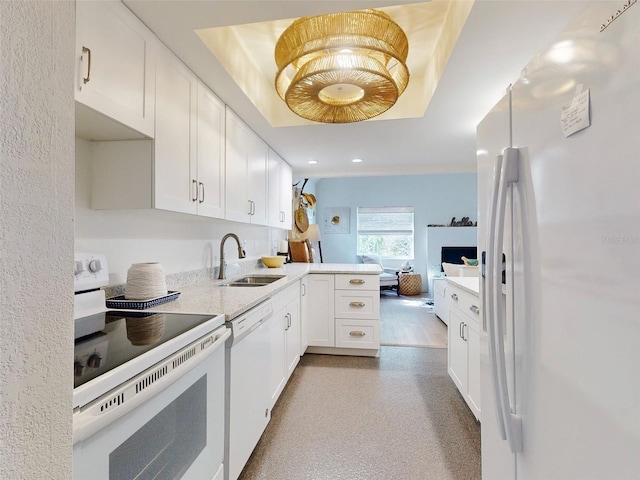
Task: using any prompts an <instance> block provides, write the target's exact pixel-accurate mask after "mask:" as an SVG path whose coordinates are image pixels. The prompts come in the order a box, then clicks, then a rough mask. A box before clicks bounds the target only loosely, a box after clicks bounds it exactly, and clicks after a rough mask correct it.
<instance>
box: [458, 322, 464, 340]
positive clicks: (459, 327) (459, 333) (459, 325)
mask: <svg viewBox="0 0 640 480" xmlns="http://www.w3.org/2000/svg"><path fill="white" fill-rule="evenodd" d="M463 325H464V323H462V322H460V323H459V324H458V336H459V337H460V338H462V339H464V336H463V335H464V334H463V333H462V326H463Z"/></svg>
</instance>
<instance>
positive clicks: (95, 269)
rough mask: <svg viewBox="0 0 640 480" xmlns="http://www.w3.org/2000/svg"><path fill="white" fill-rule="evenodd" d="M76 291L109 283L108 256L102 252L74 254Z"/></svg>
mask: <svg viewBox="0 0 640 480" xmlns="http://www.w3.org/2000/svg"><path fill="white" fill-rule="evenodd" d="M73 273H74V291H76V292H81V291H84V290H91V289H94V288H100V287H104V286H106V285H108V284H109V271H108V269H107V257H106V256H105V255H102V254H100V253H76V254H75V255H74V266H73Z"/></svg>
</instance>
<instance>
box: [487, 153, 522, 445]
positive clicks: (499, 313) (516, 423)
mask: <svg viewBox="0 0 640 480" xmlns="http://www.w3.org/2000/svg"><path fill="white" fill-rule="evenodd" d="M518 164H519V151H518V149H516V148H507V149H505V150H504V152H503V159H502V168H501V172H500V182H499V186H498V195H497V202H496V206H495V220H494V222H495V223H494V227H495V230H494V241H493V258H492V260H493V263H492V264H491V269H492V273H493V275H492V276H493V278H492V279H491V280H492V282H491V284H492V292H491V293H492V294H493V296H492V298H493V302H494V303H493V307H494V319H493V325H494V326H495V329H494V334H493V340H494V341H495V353H496V354H497V356H496V367H497V368H496V370H497V380H498V388H499V393H500V395H499V397H498V403H500V409H499V410H500V411H501V413H502V418H503V423H504V427H505V432H506V436H507V442H508V443H509V448H510V449H511V451H512V452H514V453H515V452H521V451H522V420H521V418H520V416H519V415H517V414H514V413H512V412H511V401H510V398H509V387H508V385H507V366H506V355H505V351H504V331H503V325H504V322H505V311H504V309H503V308H501V303H500V302H499V301H498V300H499V298H500V296H501V294H502V286H501V278H502V251H503V247H504V235H503V234H504V221H505V211H506V203H507V191H508V189H509V187H510V186H511V185H512V184H513V183H515V182H517V181H518V176H519V171H518V170H519V169H518ZM490 340H491V339H490Z"/></svg>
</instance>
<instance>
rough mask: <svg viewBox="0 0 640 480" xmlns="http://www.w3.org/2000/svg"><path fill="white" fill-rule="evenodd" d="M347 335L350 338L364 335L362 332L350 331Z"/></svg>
mask: <svg viewBox="0 0 640 480" xmlns="http://www.w3.org/2000/svg"><path fill="white" fill-rule="evenodd" d="M349 335H351V336H352V337H364V336H365V335H366V333H364V332H363V331H362V330H351V331H350V332H349Z"/></svg>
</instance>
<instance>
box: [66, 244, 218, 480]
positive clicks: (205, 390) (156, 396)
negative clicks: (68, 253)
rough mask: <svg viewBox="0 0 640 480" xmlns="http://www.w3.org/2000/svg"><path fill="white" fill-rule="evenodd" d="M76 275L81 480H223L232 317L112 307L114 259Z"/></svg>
mask: <svg viewBox="0 0 640 480" xmlns="http://www.w3.org/2000/svg"><path fill="white" fill-rule="evenodd" d="M74 271H75V291H76V295H75V300H76V301H75V309H74V317H75V318H74V320H75V337H76V338H75V348H74V367H73V375H74V391H73V409H74V410H73V468H74V472H73V477H74V479H78V480H79V479H86V478H92V479H96V480H98V479H105V480H106V479H110V480H113V479H118V480H121V479H129V478H131V479H133V478H156V479H162V478H166V479H184V480H190V479H194V480H196V479H197V480H202V479H206V480H210V479H215V480H219V479H222V477H223V470H224V469H223V457H224V407H225V405H224V402H225V396H224V388H225V351H224V348H221V347H224V344H225V343H226V341H227V339H228V338H229V336H230V330H229V329H227V328H226V327H225V325H224V316H223V315H196V314H180V313H159V312H146V311H141V310H113V309H112V310H108V309H107V308H106V306H105V293H104V290H101V287H103V286H106V285H107V284H108V283H109V276H108V269H107V261H106V258H105V257H104V256H103V255H98V254H76V256H75V269H74Z"/></svg>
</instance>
